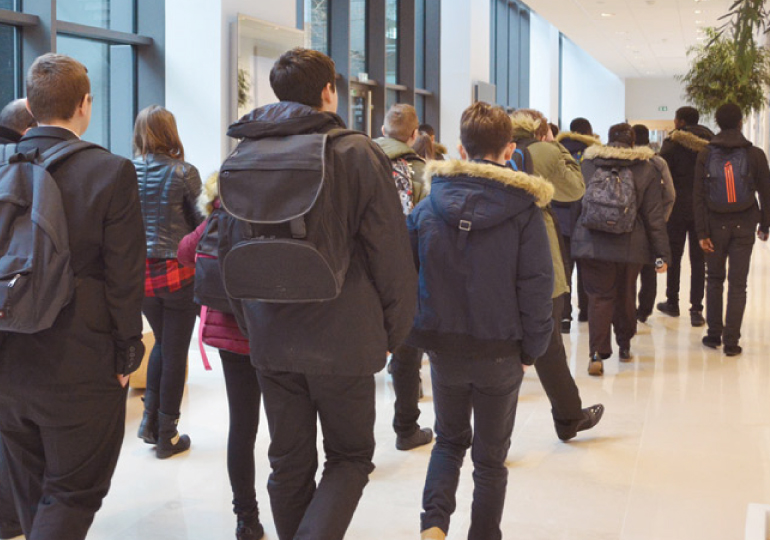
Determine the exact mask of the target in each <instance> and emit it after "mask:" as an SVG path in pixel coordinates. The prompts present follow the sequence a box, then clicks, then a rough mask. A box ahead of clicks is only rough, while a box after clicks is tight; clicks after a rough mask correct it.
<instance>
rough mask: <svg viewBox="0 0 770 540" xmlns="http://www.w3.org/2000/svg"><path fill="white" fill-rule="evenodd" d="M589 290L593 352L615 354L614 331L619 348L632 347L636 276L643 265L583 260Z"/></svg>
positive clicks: (589, 321) (587, 289) (590, 330)
mask: <svg viewBox="0 0 770 540" xmlns="http://www.w3.org/2000/svg"><path fill="white" fill-rule="evenodd" d="M582 263H583V280H584V283H585V287H586V292H587V293H588V346H589V350H590V353H591V354H593V353H599V354H606V355H609V354H612V332H611V327H613V326H614V327H615V340H616V341H617V344H618V347H621V348H629V347H630V346H631V338H633V337H634V335H636V278H637V276H638V275H639V270H641V267H642V265H641V264H635V263H618V262H610V261H599V260H596V259H583V260H582Z"/></svg>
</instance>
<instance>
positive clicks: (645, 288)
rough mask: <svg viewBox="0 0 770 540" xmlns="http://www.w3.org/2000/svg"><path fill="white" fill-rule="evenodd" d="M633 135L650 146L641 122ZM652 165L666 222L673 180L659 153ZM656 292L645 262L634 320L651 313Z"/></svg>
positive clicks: (651, 266)
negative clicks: (655, 173) (658, 182)
mask: <svg viewBox="0 0 770 540" xmlns="http://www.w3.org/2000/svg"><path fill="white" fill-rule="evenodd" d="M633 129H634V136H635V137H636V143H635V146H637V147H640V148H642V147H647V148H649V146H650V130H649V129H647V126H645V125H643V124H636V125H635V126H633ZM650 163H652V165H653V167H655V170H656V171H657V173H658V177H659V178H660V189H661V192H660V194H661V203H662V204H663V216H664V217H665V218H666V222H668V220H669V218H670V217H671V212H672V211H673V209H674V201H676V190H675V189H674V180H673V178H671V171H669V169H668V163H666V160H665V159H663V158H662V157H660V156H659V155H654V156H652V158H651V159H650ZM657 294H658V276H657V275H656V272H655V265H654V264H645V265H644V266H642V270H641V271H640V272H639V305H638V306H637V308H636V320H637V321H639V322H641V323H643V322H645V321H647V318H648V317H649V316H650V315H651V314H652V308H653V307H654V305H655V296H656V295H657Z"/></svg>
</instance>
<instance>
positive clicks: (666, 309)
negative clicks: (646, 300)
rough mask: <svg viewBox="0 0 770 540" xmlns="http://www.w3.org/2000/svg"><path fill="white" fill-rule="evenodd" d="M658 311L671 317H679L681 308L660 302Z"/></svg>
mask: <svg viewBox="0 0 770 540" xmlns="http://www.w3.org/2000/svg"><path fill="white" fill-rule="evenodd" d="M658 311H660V312H661V313H665V314H666V315H668V316H669V317H679V306H677V305H675V304H669V303H668V302H659V303H658Z"/></svg>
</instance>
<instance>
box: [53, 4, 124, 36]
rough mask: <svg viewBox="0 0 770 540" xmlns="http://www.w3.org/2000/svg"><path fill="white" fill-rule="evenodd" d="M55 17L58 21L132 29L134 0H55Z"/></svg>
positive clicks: (116, 28) (122, 29)
mask: <svg viewBox="0 0 770 540" xmlns="http://www.w3.org/2000/svg"><path fill="white" fill-rule="evenodd" d="M56 18H57V19H59V20H60V21H67V22H73V23H78V24H84V25H86V26H96V27H99V28H109V29H110V30H117V31H120V32H133V31H134V26H135V25H134V0H57V2H56Z"/></svg>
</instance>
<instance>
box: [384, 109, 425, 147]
mask: <svg viewBox="0 0 770 540" xmlns="http://www.w3.org/2000/svg"><path fill="white" fill-rule="evenodd" d="M418 127H420V121H419V120H418V119H417V111H416V110H415V108H414V107H412V106H411V105H406V104H404V103H396V104H395V105H393V106H392V107H391V108H390V109H389V110H388V112H387V114H386V115H385V125H384V126H383V132H384V134H385V136H386V137H390V138H391V139H396V140H397V141H401V142H404V143H405V142H406V141H408V140H409V138H410V137H411V136H412V134H413V133H414V130H415V129H417V128H418Z"/></svg>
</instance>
